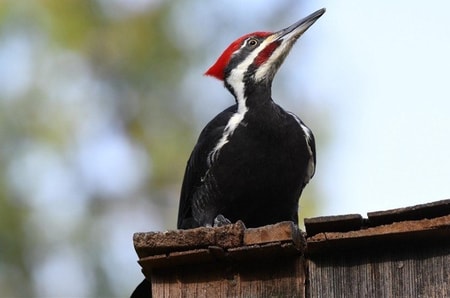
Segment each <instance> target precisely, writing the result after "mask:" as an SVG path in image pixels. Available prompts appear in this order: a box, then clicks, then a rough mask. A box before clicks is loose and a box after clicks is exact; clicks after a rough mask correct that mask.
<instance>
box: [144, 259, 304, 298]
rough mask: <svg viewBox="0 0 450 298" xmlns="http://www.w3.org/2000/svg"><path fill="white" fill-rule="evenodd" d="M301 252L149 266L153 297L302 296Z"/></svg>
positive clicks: (302, 264)
mask: <svg viewBox="0 0 450 298" xmlns="http://www.w3.org/2000/svg"><path fill="white" fill-rule="evenodd" d="M304 268H305V264H304V259H303V257H302V256H296V257H294V258H286V257H281V258H276V259H267V260H265V261H264V262H260V261H256V262H251V261H249V262H232V263H230V262H212V263H205V264H197V265H194V266H179V267H177V268H176V270H173V269H169V268H161V269H154V270H152V274H151V280H152V292H153V297H205V298H209V297H305V292H304V290H305V270H304Z"/></svg>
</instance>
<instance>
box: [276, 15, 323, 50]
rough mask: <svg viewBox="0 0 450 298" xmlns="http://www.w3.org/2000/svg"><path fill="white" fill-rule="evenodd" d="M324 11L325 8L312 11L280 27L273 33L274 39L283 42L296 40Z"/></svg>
mask: <svg viewBox="0 0 450 298" xmlns="http://www.w3.org/2000/svg"><path fill="white" fill-rule="evenodd" d="M324 13H325V8H322V9H319V10H318V11H316V12H313V13H312V14H310V15H309V16H307V17H305V18H303V19H301V20H300V21H298V22H296V23H295V24H292V25H291V26H289V27H287V28H285V29H282V30H280V31H278V32H275V33H274V34H273V36H274V39H275V40H282V41H284V42H287V41H289V42H294V41H296V40H297V39H298V38H299V37H300V36H301V35H302V34H303V33H304V32H305V31H306V30H308V28H309V27H311V26H312V24H314V23H315V22H316V21H317V20H318V19H319V18H320V17H321V16H322V15H323V14H324Z"/></svg>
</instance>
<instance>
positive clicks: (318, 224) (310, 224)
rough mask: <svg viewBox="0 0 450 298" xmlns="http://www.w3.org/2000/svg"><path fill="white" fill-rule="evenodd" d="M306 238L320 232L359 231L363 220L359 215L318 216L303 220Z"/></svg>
mask: <svg viewBox="0 0 450 298" xmlns="http://www.w3.org/2000/svg"><path fill="white" fill-rule="evenodd" d="M304 222H305V228H306V234H307V235H308V237H311V236H314V235H316V234H318V233H321V232H348V231H353V230H359V229H361V227H362V225H363V218H362V216H361V215H360V214H347V215H334V216H320V217H313V218H305V220H304Z"/></svg>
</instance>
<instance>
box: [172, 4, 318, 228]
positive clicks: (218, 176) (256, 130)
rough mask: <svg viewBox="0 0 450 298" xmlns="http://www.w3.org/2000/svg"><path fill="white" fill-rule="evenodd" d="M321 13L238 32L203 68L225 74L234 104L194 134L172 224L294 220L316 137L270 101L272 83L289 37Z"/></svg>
mask: <svg viewBox="0 0 450 298" xmlns="http://www.w3.org/2000/svg"><path fill="white" fill-rule="evenodd" d="M324 13H325V9H320V10H318V11H316V12H314V13H312V14H311V15H309V16H307V17H306V18H304V19H302V20H300V21H298V22H296V23H295V24H293V25H291V26H289V27H287V28H285V29H283V30H280V31H277V32H274V33H271V32H255V33H250V34H247V35H244V36H242V37H240V38H238V39H237V40H235V41H234V42H233V43H231V45H230V46H228V48H227V49H226V50H225V51H224V52H223V54H222V55H221V56H220V57H219V58H218V60H217V61H216V63H215V64H214V65H213V66H212V67H211V68H209V69H208V70H207V71H206V73H205V74H206V75H209V76H213V77H215V78H217V79H219V80H221V81H223V83H224V85H225V87H226V88H227V89H228V91H230V92H231V94H232V95H233V96H234V98H235V101H236V104H234V105H233V106H231V107H229V108H228V109H226V110H224V111H223V112H221V113H220V114H218V115H217V116H216V117H215V118H214V119H213V120H211V122H209V123H208V124H207V125H206V127H205V128H204V129H203V131H202V132H201V134H200V136H199V139H198V141H197V144H196V146H195V148H194V150H193V152H192V154H191V156H190V158H189V161H188V164H187V167H186V171H185V175H184V181H183V186H182V189H181V197H180V205H179V211H178V212H179V213H178V224H177V226H178V228H180V229H188V228H195V227H199V226H216V225H223V224H226V223H229V222H235V221H237V220H242V221H243V222H244V224H245V225H246V226H247V227H257V226H263V225H267V224H273V223H276V222H280V221H293V222H294V223H296V224H297V223H298V215H297V212H298V200H299V197H300V195H301V193H302V190H303V188H304V187H305V185H306V184H307V183H308V182H309V180H310V179H311V178H312V176H313V175H314V170H315V163H316V152H315V144H314V136H313V134H312V132H311V130H310V129H309V128H308V127H307V126H306V125H305V124H304V123H303V122H302V121H301V120H300V118H298V117H297V116H296V115H294V114H292V113H290V112H286V111H285V110H284V109H283V108H281V107H280V106H279V105H277V104H276V103H274V101H273V100H272V97H271V93H272V91H271V87H272V80H273V78H274V76H275V73H276V72H277V70H278V68H279V67H280V65H281V64H282V63H283V61H284V59H285V58H286V56H287V55H288V53H289V51H290V50H291V48H292V46H293V45H294V43H295V42H296V41H297V39H298V38H299V37H300V36H301V35H302V34H303V33H304V32H305V31H306V30H307V29H308V28H309V27H310V26H311V25H312V24H314V22H315V21H316V20H317V19H318V18H320V17H321V16H322V15H323V14H324Z"/></svg>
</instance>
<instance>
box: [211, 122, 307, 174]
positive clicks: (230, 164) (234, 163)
mask: <svg viewBox="0 0 450 298" xmlns="http://www.w3.org/2000/svg"><path fill="white" fill-rule="evenodd" d="M305 148H306V141H305V137H304V134H303V131H302V129H301V127H300V126H299V125H298V123H297V122H296V121H295V119H290V116H286V117H274V116H270V115H259V117H255V116H254V115H251V114H250V115H248V116H246V117H244V118H243V119H242V121H241V122H240V123H239V125H238V126H237V127H236V129H235V130H234V132H233V135H232V136H230V138H229V141H228V143H227V144H226V146H224V147H223V148H222V152H221V153H220V158H219V159H221V160H219V162H220V163H221V164H222V167H224V169H226V170H228V171H229V172H232V173H234V174H236V175H241V174H243V175H266V176H267V175H268V173H269V174H270V175H272V173H277V172H278V173H279V172H283V171H290V170H295V166H296V165H298V164H300V163H301V159H302V152H304V151H305V150H306V149H305Z"/></svg>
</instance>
